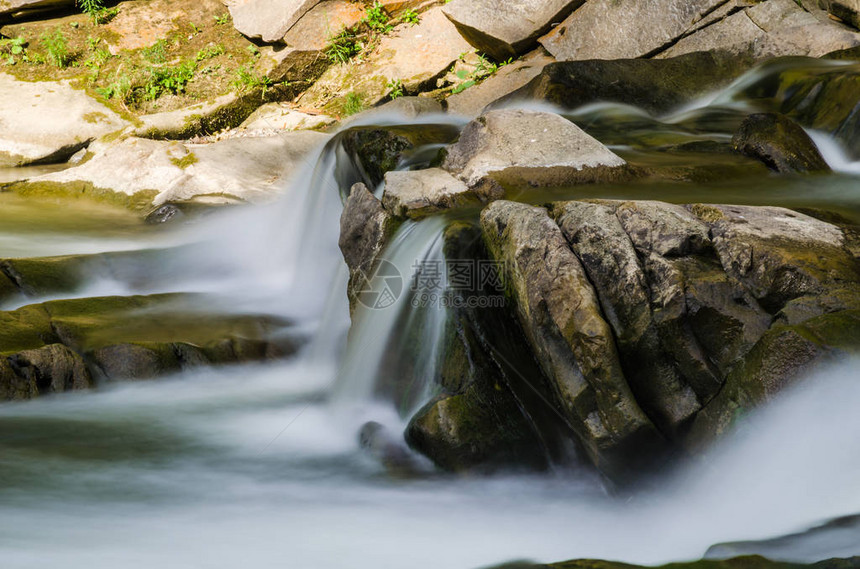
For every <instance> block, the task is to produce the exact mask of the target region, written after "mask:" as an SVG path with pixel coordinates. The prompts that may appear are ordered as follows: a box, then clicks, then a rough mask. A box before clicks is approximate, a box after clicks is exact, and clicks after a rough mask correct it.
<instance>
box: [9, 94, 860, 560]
mask: <svg viewBox="0 0 860 569" xmlns="http://www.w3.org/2000/svg"><path fill="white" fill-rule="evenodd" d="M751 81H752V80H751V79H750V78H749V77H746V78H743V79H742V80H740V81H739V82H738V83H736V85H735V86H733V87H732V88H731V89H730V91H729V92H726V93H722V94H715V95H713V96H711V97H709V98H708V99H707V100H703V101H700V102H699V103H697V104H696V105H691V106H690V107H689V108H687V109H683V110H682V111H683V112H679V113H676V114H675V115H673V116H672V117H662V118H655V117H649V116H647V115H645V114H643V113H641V112H639V111H637V110H635V109H633V110H631V109H629V108H628V109H623V108H621V109H619V108H618V107H615V106H611V105H602V106H596V107H594V106H593V107H590V108H587V109H580V110H578V111H575V112H572V113H569V114H568V116H569V117H570V118H571V119H572V120H574V121H575V122H577V123H578V124H581V126H583V128H588V129H589V130H590V131H591V132H592V133H593V134H594V135H595V136H597V137H598V138H601V139H602V140H604V142H606V143H607V144H610V145H612V146H613V148H616V149H617V150H618V152H620V153H622V154H623V155H624V156H625V157H627V158H628V159H629V160H631V161H634V162H635V161H637V160H638V161H640V162H643V163H647V162H649V161H654V160H661V159H663V158H661V157H662V156H663V155H662V154H661V151H659V150H655V148H654V146H655V144H654V142H653V141H655V140H657V141H658V142H657V143H656V144H657V145H664V144H666V143H667V141H671V142H672V143H675V144H676V143H677V142H678V141H689V140H690V139H691V138H692V139H700V140H701V139H709V140H717V141H724V140H725V139H726V136H727V134H726V133H727V131H726V130H725V128H722V127H723V126H724V125H725V124H726V123H725V116H726V113H725V112H724V111H725V108H726V107H725V104H726V100H728V99H732V100H734V99H735V98H736V97H737V93H739V92H741V91H743V89H745V88H748V86H749V84H750V82H751ZM752 83H754V81H752ZM717 107H719V109H717ZM718 110H719V112H717V111H718ZM737 112H738V113H740V112H741V111H737ZM741 116H742V115H741ZM691 117H692V118H691ZM696 117H698V118H696ZM709 117H710V119H713V121H714V124H715V125H719V126H720V128H716V127H715V128H714V129H713V131H712V132H707V131H703V130H702V129H701V128H697V129H695V132H694V131H693V130H694V129H691V128H690V127H689V126H684V125H685V124H686V125H689V124H691V121H698V122H699V123H707V121H708V120H710V119H709ZM714 117H722V118H720V120H717V119H716V118H714ZM450 120H451V119H449V118H447V117H446V118H442V117H429V118H425V119H422V120H421V122H423V123H424V124H433V123H434V122H439V123H442V124H450V123H449V121H450ZM732 120H734V119H732ZM372 121H373V122H374V123H376V124H383V123H389V124H390V123H398V122H400V123H405V122H407V121H405V120H403V119H400V118H398V117H388V116H377V117H374V118H373V119H372ZM443 121H444V122H443ZM414 122H415V121H413V123H414ZM729 122H730V123H731V122H732V121H729ZM634 123H635V124H636V125H638V126H637V127H636V129H632V128H631V125H632V124H634ZM413 126H415V127H416V128H417V127H420V126H421V125H413ZM455 126H462V123H461V122H458V123H455ZM625 132H626V133H627V134H626V135H623V133H625ZM634 132H635V133H638V134H641V135H642V136H641V137H638V136H634ZM619 133H622V134H619ZM813 134H814V137H815V139H816V141H817V142H818V144H819V146H820V147H821V149H822V150H823V152H824V153H825V155H826V158H827V159H828V161H829V162H830V163H831V164H832V166H833V167H834V169H835V170H838V171H837V172H835V173H834V174H832V175H828V176H818V177H806V178H803V177H797V178H791V177H789V178H780V177H776V176H770V175H768V174H766V173H764V174H762V173H760V172H758V173H754V174H750V175H749V176H747V177H740V178H732V179H729V180H726V179H722V180H720V179H717V180H710V181H704V182H702V183H699V184H690V183H686V184H681V183H670V182H665V183H643V184H633V185H630V186H619V187H603V186H600V187H598V186H595V187H589V188H573V189H571V188H559V189H552V190H547V191H546V192H545V193H542V194H541V195H539V196H522V199H528V200H531V201H535V202H538V203H540V202H541V201H546V200H547V199H557V198H559V197H571V196H576V197H593V196H601V197H614V198H617V197H624V198H643V197H644V198H649V199H663V200H668V201H675V202H679V203H683V202H688V201H693V200H695V201H711V202H723V203H725V202H742V203H760V204H779V205H789V206H792V207H801V206H803V207H822V208H827V209H836V210H838V211H841V212H843V213H844V214H846V215H849V216H851V217H854V218H855V219H857V218H858V205H860V166H858V164H857V163H856V162H852V161H851V159H850V158H848V154H847V153H846V152H845V149H844V148H841V147H840V146H839V144H838V143H837V142H835V141H834V139H832V138H830V137H829V136H828V135H826V134H823V133H813ZM625 136H626V137H627V139H626V140H625ZM649 141H650V142H649ZM438 146H439V145H438V143H437V144H430V145H428V147H427V148H426V149H425V151H424V152H417V153H415V155H414V156H413V157H412V158H411V159H410V160H409V161H406V162H404V164H403V165H402V166H403V167H404V168H406V167H409V168H414V167H421V166H422V165H426V162H427V161H429V160H431V159H432V156H433V154H434V153H435V150H436V149H438ZM684 159H685V160H703V158H702V157H701V156H699V157H698V158H697V157H695V156H693V155H689V156H685V158H684ZM346 162H347V161H346V160H344V153H343V149H342V147H340V146H339V144H338V141H337V139H335V140H333V141H332V142H331V143H329V145H327V146H326V147H325V148H321V149H320V150H319V153H318V154H317V155H315V156H313V157H311V158H310V159H309V160H308V164H307V168H306V170H305V171H303V172H301V173H299V174H297V176H296V177H295V180H294V182H293V184H292V185H291V187H290V188H289V189H288V191H287V193H286V196H285V198H284V199H283V200H282V201H281V202H280V203H278V204H275V205H269V206H265V207H259V208H242V209H237V210H232V211H226V212H222V213H218V214H215V215H212V216H209V217H206V218H204V219H201V220H199V221H197V222H193V223H188V224H185V225H181V226H179V227H177V228H175V229H173V230H165V228H160V227H158V228H153V227H151V226H143V225H142V224H140V223H138V222H137V221H136V220H135V219H133V218H131V217H130V216H128V215H126V214H125V213H123V212H117V211H115V210H112V209H109V208H97V207H83V206H81V204H76V205H75V206H74V207H71V208H70V207H69V205H68V204H67V203H64V204H62V205H60V204H56V203H50V202H33V201H25V200H22V199H20V198H16V197H15V196H11V195H5V194H0V205H2V207H0V256H2V257H28V256H37V255H57V254H83V253H100V252H108V251H124V252H126V253H128V254H130V255H132V257H131V258H132V259H136V260H137V261H136V265H135V266H136V267H137V269H138V270H137V271H132V272H130V273H127V274H126V273H122V272H120V273H119V274H112V275H109V276H106V275H96V276H94V277H93V279H92V280H91V282H88V283H85V284H84V285H83V286H82V288H81V289H80V290H78V291H76V292H75V293H74V294H75V296H92V295H96V294H106V292H105V291H114V292H111V293H112V294H114V293H115V294H147V293H155V292H165V291H182V292H193V293H197V295H195V297H194V298H196V299H198V300H197V302H201V303H202V306H209V307H211V308H212V309H213V310H214V309H215V308H216V307H217V309H218V310H219V311H236V312H253V313H259V312H264V313H267V314H273V315H278V316H282V317H285V318H288V319H290V320H291V321H292V322H293V323H294V324H295V325H297V326H298V327H299V328H300V329H302V330H303V331H304V332H305V333H306V334H307V335H308V336H309V337H310V341H309V343H308V344H307V345H306V346H305V349H304V350H303V351H302V352H301V353H300V354H299V355H298V356H297V357H294V358H293V359H290V360H287V361H283V362H274V363H268V364H255V365H241V366H233V367H225V368H220V369H205V370H195V371H189V372H185V373H182V374H179V375H177V376H175V377H171V378H167V379H163V380H159V381H153V382H145V383H125V384H123V383H119V384H113V385H109V386H104V387H102V388H100V389H99V390H98V391H96V392H91V393H75V394H67V395H62V396H56V397H51V398H45V399H42V400H37V401H33V402H27V403H16V404H4V405H0V474H2V483H0V566H2V567H3V568H12V569H23V568H39V569H42V568H45V567H52V566H58V567H64V568H69V569H79V568H80V569H83V568H86V569H100V568H111V569H114V568H116V567H122V568H130V569H133V568H137V567H140V568H146V569H151V568H152V567H166V568H183V569H185V568H213V569H221V568H224V569H226V568H234V567H253V568H255V569H264V568H268V567H273V568H274V567H278V568H281V567H290V568H291V569H304V568H307V569H327V568H342V567H345V566H349V567H359V568H368V569H371V568H372V569H385V568H400V567H403V566H409V567H415V568H418V569H420V568H423V567H427V568H428V569H429V568H434V569H435V568H438V567H448V568H452V569H456V568H463V569H470V568H477V567H481V566H486V565H490V564H494V563H501V562H506V561H510V560H513V559H524V558H525V559H532V560H536V561H543V562H551V561H559V560H563V559H569V558H581V557H600V558H609V559H618V560H623V561H630V562H637V563H660V562H666V561H670V560H683V559H695V558H699V557H701V556H702V555H703V554H704V553H705V551H706V550H707V549H708V548H709V547H710V546H712V545H713V544H716V543H720V542H729V541H738V540H758V539H766V538H772V537H775V536H779V535H784V534H789V533H793V532H799V531H803V530H805V529H807V528H810V527H813V526H816V525H818V524H821V523H824V522H826V521H828V520H830V519H833V518H835V517H838V516H844V515H850V514H856V513H857V512H860V478H858V477H857V475H856V474H857V472H858V471H860V437H858V433H860V414H858V413H856V409H855V404H854V402H855V401H858V400H860V383H858V382H857V381H856V378H857V375H858V370H860V362H857V361H843V362H840V363H838V364H834V365H833V367H831V368H829V369H825V370H821V371H819V372H817V373H816V375H815V376H814V377H811V378H809V379H808V380H807V381H806V382H804V383H802V384H800V385H799V386H798V387H797V388H795V389H793V390H791V391H790V392H787V393H786V394H784V396H782V397H781V398H780V399H779V400H777V401H776V402H775V403H774V404H772V405H770V406H768V407H767V408H765V409H763V410H761V411H760V412H758V413H755V414H752V415H750V416H749V418H748V419H747V420H746V421H745V423H743V424H742V426H741V428H740V429H739V430H738V431H737V432H735V433H734V434H733V435H731V436H730V437H728V438H726V439H724V440H723V441H721V442H720V444H718V445H717V446H716V447H714V448H713V449H712V450H711V451H710V452H709V453H707V454H706V455H704V456H701V457H698V458H697V459H695V460H694V461H691V462H689V463H687V464H685V465H684V466H683V467H680V468H678V469H677V470H676V471H674V472H672V473H671V474H667V475H665V477H664V478H662V479H659V480H655V481H653V482H652V483H651V484H649V486H648V488H646V489H642V490H639V491H634V492H631V493H629V494H625V495H624V496H618V495H614V494H613V493H611V492H608V491H607V490H606V489H605V488H604V487H603V486H602V484H601V481H600V480H599V479H597V478H596V477H594V476H592V475H590V474H588V473H586V472H580V471H576V470H573V469H568V468H562V467H560V468H558V469H556V470H554V471H552V472H550V473H547V474H541V475H522V474H519V475H515V474H507V475H496V476H490V477H482V478H455V477H446V476H441V475H430V476H426V477H423V478H418V479H409V480H400V479H392V478H390V477H389V476H388V475H387V473H386V472H385V470H384V468H383V467H382V466H381V465H380V464H378V463H377V462H376V461H374V460H373V459H372V458H371V457H368V456H367V455H365V454H363V453H362V452H361V451H360V450H359V448H358V444H357V436H356V435H357V432H358V430H359V428H360V427H361V425H362V424H363V423H364V422H365V421H368V420H374V421H378V422H381V423H383V424H385V425H387V426H389V427H391V428H392V429H402V428H403V426H404V416H407V414H405V413H404V408H403V405H401V402H400V401H392V400H391V399H390V398H386V397H380V396H379V395H380V386H381V385H383V384H384V383H385V380H386V379H387V378H385V377H382V376H384V375H385V373H386V372H385V370H386V366H385V365H384V364H385V360H386V358H387V357H390V355H391V354H390V353H389V352H390V350H388V347H389V346H390V345H391V341H392V339H393V338H396V337H397V336H398V335H400V334H404V333H405V331H406V330H410V331H412V334H413V335H414V337H416V338H417V339H418V344H419V345H420V350H419V352H418V357H417V360H418V361H417V362H415V363H414V366H413V369H414V370H415V385H414V386H413V393H412V397H411V399H410V401H411V403H410V405H411V407H410V408H414V405H415V404H416V403H420V402H421V401H423V400H426V399H427V398H428V397H429V396H430V395H431V394H432V391H433V387H432V377H433V374H434V368H433V365H434V363H435V358H434V356H435V354H436V350H438V340H439V338H440V336H441V334H442V330H443V329H444V326H445V316H446V315H445V313H444V311H443V310H441V309H435V310H425V311H413V310H411V308H410V307H411V303H410V299H411V298H412V297H411V296H410V294H409V290H410V283H411V282H412V281H413V280H414V279H415V278H416V269H415V267H416V263H420V262H421V261H422V260H423V261H427V260H434V261H435V260H439V259H440V258H441V255H442V252H441V233H442V230H443V228H444V221H443V220H441V219H438V218H437V219H429V220H425V221H421V222H418V223H413V222H410V223H407V224H405V225H404V226H403V227H402V228H401V229H400V230H399V233H398V234H397V235H396V237H395V238H394V240H393V243H392V245H391V246H390V248H389V251H388V252H387V255H386V258H387V259H389V260H390V261H391V262H392V264H393V265H394V266H395V267H397V269H398V272H399V274H400V275H401V276H402V282H401V286H402V289H403V291H404V293H403V294H401V295H400V296H399V297H398V298H397V300H396V302H394V304H393V305H392V306H390V307H389V308H387V309H385V310H367V309H364V308H362V307H359V308H358V311H357V313H356V320H355V321H356V325H355V328H354V329H353V331H352V336H353V341H352V342H351V343H350V346H349V348H348V349H347V348H346V338H347V330H348V326H349V312H348V307H347V303H346V294H345V289H346V279H347V275H346V270H345V268H344V267H343V262H342V260H341V258H340V253H339V251H338V248H337V238H338V220H339V216H340V209H341V198H342V194H343V192H344V189H345V187H348V184H349V183H350V182H351V181H355V180H356V179H359V178H360V176H359V174H358V173H357V172H355V171H353V170H351V169H350V168H349V167H348V166H345V165H344V164H345V163H346ZM380 189H381V188H379V189H377V191H379V190H380ZM201 298H202V299H203V300H202V301H201V300H200V299H201ZM35 300H38V299H34V301H35ZM857 533H860V532H851V531H848V532H835V533H832V532H831V533H827V534H826V537H825V538H823V539H816V540H812V542H810V543H811V544H810V545H804V543H806V542H803V541H802V540H801V541H799V542H792V546H790V547H782V548H779V547H777V548H776V549H771V550H769V553H770V554H771V555H773V556H775V557H785V558H791V559H797V560H805V561H810V560H816V559H820V558H823V557H831V556H848V555H858V554H860V535H857ZM813 542H814V543H813ZM822 544H823V545H822Z"/></svg>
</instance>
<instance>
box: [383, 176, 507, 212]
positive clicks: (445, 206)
mask: <svg viewBox="0 0 860 569" xmlns="http://www.w3.org/2000/svg"><path fill="white" fill-rule="evenodd" d="M500 197H501V195H500V194H496V195H491V196H480V195H478V194H477V193H476V192H473V191H472V190H470V189H469V188H468V187H466V184H464V183H463V182H461V181H460V180H458V179H457V178H455V177H454V176H452V175H451V174H449V173H448V172H446V171H445V170H442V169H441V168H430V169H427V170H417V171H404V172H388V173H387V174H386V175H385V193H384V194H383V196H382V203H383V205H384V206H385V209H386V210H387V211H389V212H390V213H391V214H392V215H395V216H397V217H409V218H412V219H418V218H421V217H425V216H428V215H432V214H434V213H438V212H440V211H445V210H449V209H456V208H461V207H466V206H469V205H472V206H475V205H479V204H480V203H482V202H487V201H490V200H491V199H498V198H500Z"/></svg>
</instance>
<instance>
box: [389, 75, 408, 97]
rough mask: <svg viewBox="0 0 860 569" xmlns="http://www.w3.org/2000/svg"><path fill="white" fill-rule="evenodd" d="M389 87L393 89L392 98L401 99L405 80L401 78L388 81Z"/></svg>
mask: <svg viewBox="0 0 860 569" xmlns="http://www.w3.org/2000/svg"><path fill="white" fill-rule="evenodd" d="M388 88H389V89H390V90H391V93H390V94H389V95H390V97H391V100H392V101H393V100H394V99H399V98H400V97H402V96H403V94H404V93H403V82H402V81H401V80H400V79H392V80H390V81H389V82H388Z"/></svg>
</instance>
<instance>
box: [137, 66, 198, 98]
mask: <svg viewBox="0 0 860 569" xmlns="http://www.w3.org/2000/svg"><path fill="white" fill-rule="evenodd" d="M196 67H197V65H196V63H194V62H190V61H189V62H187V63H183V64H181V65H177V66H176V67H153V68H151V69H150V70H149V79H148V80H147V82H146V84H145V85H144V87H143V99H144V100H145V101H154V100H155V99H158V98H159V97H161V96H162V95H164V94H168V93H169V94H171V95H178V94H180V93H184V92H185V86H186V85H187V84H188V82H189V81H191V79H193V78H194V71H195V69H196Z"/></svg>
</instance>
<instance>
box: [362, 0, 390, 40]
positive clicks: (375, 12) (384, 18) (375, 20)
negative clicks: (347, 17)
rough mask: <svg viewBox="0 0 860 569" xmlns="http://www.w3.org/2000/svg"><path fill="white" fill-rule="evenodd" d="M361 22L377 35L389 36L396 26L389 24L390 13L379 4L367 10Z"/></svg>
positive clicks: (376, 3)
mask: <svg viewBox="0 0 860 569" xmlns="http://www.w3.org/2000/svg"><path fill="white" fill-rule="evenodd" d="M361 21H362V22H364V23H365V25H367V27H368V28H370V31H372V32H374V33H377V34H387V33H388V32H390V31H391V30H393V29H394V26H392V25H391V24H390V23H389V17H388V13H387V12H386V11H385V8H384V7H383V6H382V4H380V3H379V2H374V4H373V6H371V7H370V8H368V9H367V13H366V14H365V16H364V18H362V20H361Z"/></svg>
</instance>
